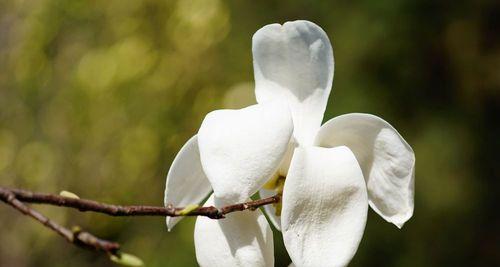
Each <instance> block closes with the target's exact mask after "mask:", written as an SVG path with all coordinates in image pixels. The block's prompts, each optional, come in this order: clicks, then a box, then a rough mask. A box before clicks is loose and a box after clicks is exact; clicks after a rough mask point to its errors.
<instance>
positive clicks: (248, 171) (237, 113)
mask: <svg viewBox="0 0 500 267" xmlns="http://www.w3.org/2000/svg"><path fill="white" fill-rule="evenodd" d="M292 132H293V123H292V119H291V117H290V112H289V109H288V107H287V106H286V105H284V104H278V103H274V102H273V103H266V104H257V105H253V106H250V107H247V108H244V109H240V110H217V111H213V112H211V113H209V114H208V115H207V116H206V117H205V119H204V120H203V123H202V125H201V128H200V130H199V132H198V145H199V147H200V155H201V163H202V166H203V169H204V170H205V173H206V175H207V177H208V179H209V181H210V183H211V184H212V187H213V189H214V194H215V196H216V197H217V198H220V199H224V200H225V201H227V202H228V203H231V202H233V203H234V202H241V201H245V200H246V199H248V198H249V197H250V196H251V195H253V194H254V193H256V192H257V190H258V189H259V188H260V187H261V186H262V185H264V183H265V182H266V181H267V180H268V179H269V178H270V177H271V176H272V175H273V174H274V173H275V172H276V170H277V169H278V167H279V164H280V162H281V160H282V158H283V156H284V155H285V152H286V149H287V147H288V142H289V141H290V137H291V135H292Z"/></svg>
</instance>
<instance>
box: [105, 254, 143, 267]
mask: <svg viewBox="0 0 500 267" xmlns="http://www.w3.org/2000/svg"><path fill="white" fill-rule="evenodd" d="M109 259H110V260H111V261H113V262H115V263H118V264H121V265H125V266H132V267H140V266H144V263H143V262H142V260H141V259H139V258H138V257H136V256H134V255H132V254H127V253H119V254H117V255H114V254H111V255H110V256H109Z"/></svg>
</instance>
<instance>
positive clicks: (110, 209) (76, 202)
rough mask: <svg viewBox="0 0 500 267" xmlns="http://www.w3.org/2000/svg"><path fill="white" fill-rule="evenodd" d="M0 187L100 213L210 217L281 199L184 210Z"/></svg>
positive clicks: (26, 198) (19, 196)
mask: <svg viewBox="0 0 500 267" xmlns="http://www.w3.org/2000/svg"><path fill="white" fill-rule="evenodd" d="M0 190H4V191H5V190H7V191H10V192H12V193H13V194H14V195H15V197H16V198H17V199H18V200H20V201H22V202H26V203H34V204H48V205H55V206H62V207H69V208H75V209H78V210H79V211H92V212H98V213H104V214H107V215H111V216H163V217H165V216H170V217H178V216H205V217H209V218H211V219H222V218H224V217H225V216H224V215H226V214H228V213H231V212H235V211H243V210H255V209H257V208H259V207H261V206H264V205H269V204H273V203H278V202H280V200H281V195H280V194H277V195H275V196H272V197H268V198H263V199H259V200H254V201H249V202H245V203H238V204H234V205H229V206H225V207H222V208H216V207H214V206H208V207H198V208H195V209H193V210H191V211H190V212H188V213H185V212H184V211H185V208H184V207H173V206H172V205H167V207H160V206H142V205H141V206H138V205H134V206H121V205H112V204H106V203H101V202H97V201H94V200H88V199H78V198H70V197H64V196H60V195H54V194H44V193H36V192H31V191H26V190H21V189H8V188H5V187H0Z"/></svg>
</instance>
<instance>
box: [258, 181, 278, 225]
mask: <svg viewBox="0 0 500 267" xmlns="http://www.w3.org/2000/svg"><path fill="white" fill-rule="evenodd" d="M259 195H260V198H267V197H272V196H274V195H276V192H275V191H274V190H267V189H261V190H259ZM264 212H265V213H266V215H267V217H268V218H269V220H270V221H271V223H272V224H273V225H274V227H275V228H276V229H277V230H278V231H281V219H280V216H278V215H276V209H275V208H274V205H265V206H264Z"/></svg>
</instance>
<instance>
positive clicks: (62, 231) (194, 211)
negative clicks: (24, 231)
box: [0, 186, 281, 261]
mask: <svg viewBox="0 0 500 267" xmlns="http://www.w3.org/2000/svg"><path fill="white" fill-rule="evenodd" d="M0 200H1V201H3V202H5V203H6V204H8V205H10V206H12V207H13V208H15V209H16V210H18V211H19V212H21V213H23V214H24V215H27V216H30V217H31V218H33V219H35V220H36V221H38V222H40V223H42V224H43V225H44V226H46V227H47V228H49V229H51V230H52V231H54V232H56V233H57V234H59V235H60V236H62V237H63V238H64V239H66V241H68V242H69V243H72V244H74V245H77V246H79V247H83V248H89V249H94V250H98V251H103V252H106V253H107V254H109V255H112V257H110V259H111V260H113V261H117V260H116V259H118V261H119V259H120V258H121V257H122V254H121V253H120V252H119V249H120V245H119V244H118V243H115V242H112V241H107V240H103V239H99V238H97V237H95V236H94V235H92V234H90V233H88V232H85V231H82V230H81V229H80V228H79V227H74V228H73V229H72V230H70V229H68V228H65V227H63V226H61V225H59V224H57V223H56V222H54V221H52V220H50V219H49V218H47V217H45V216H44V215H42V214H41V213H39V212H38V211H36V210H34V209H32V208H31V207H29V206H27V205H25V204H24V203H33V204H48V205H54V206H59V207H69V208H75V209H78V210H80V211H92V212H98V213H103V214H107V215H111V216H171V217H177V216H206V217H209V218H212V219H222V218H224V217H225V215H226V214H229V213H232V212H236V211H244V210H256V209H258V208H259V207H261V206H264V205H269V204H274V203H279V202H280V201H281V194H277V195H275V196H272V197H268V198H263V199H259V200H254V201H248V202H244V203H238V204H234V205H229V206H225V207H222V208H216V207H214V206H208V207H194V208H191V207H187V208H176V207H173V206H172V205H167V207H159V206H120V205H111V204H106V203H100V202H97V201H94V200H88V199H80V198H72V197H65V196H61V195H54V194H44V193H36V192H31V191H26V190H21V189H10V188H6V187H1V186H0ZM113 257H115V258H113ZM129 257H130V255H129ZM129 260H130V259H129Z"/></svg>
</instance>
